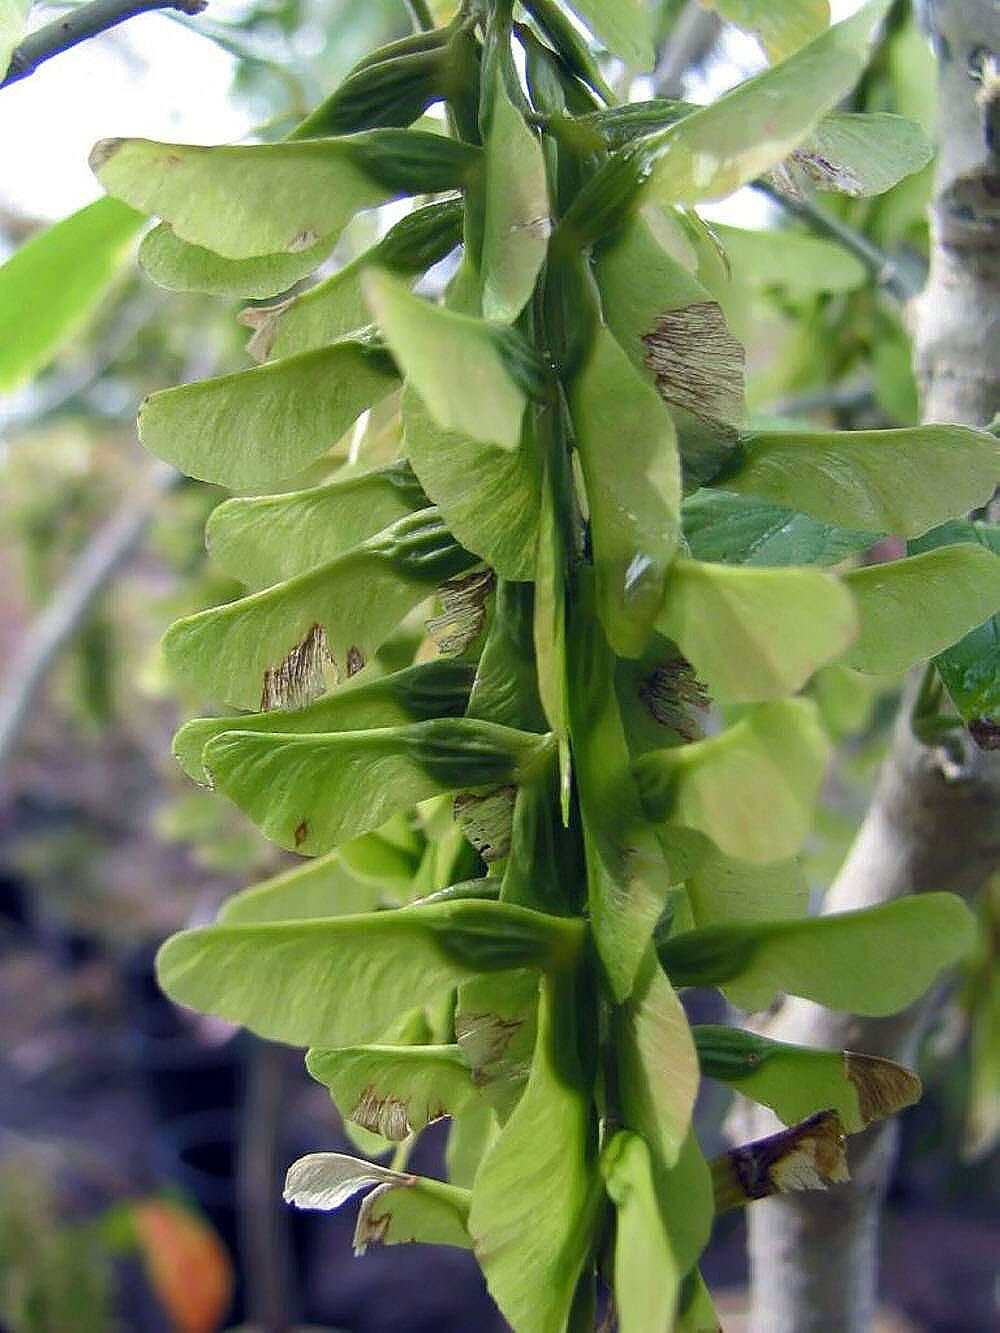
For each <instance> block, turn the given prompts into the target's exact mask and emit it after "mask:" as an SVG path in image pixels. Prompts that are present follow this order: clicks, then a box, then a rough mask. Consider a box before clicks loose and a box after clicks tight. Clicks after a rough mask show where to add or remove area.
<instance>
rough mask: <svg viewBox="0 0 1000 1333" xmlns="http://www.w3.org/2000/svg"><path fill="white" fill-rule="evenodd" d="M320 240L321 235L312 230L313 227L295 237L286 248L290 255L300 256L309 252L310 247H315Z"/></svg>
mask: <svg viewBox="0 0 1000 1333" xmlns="http://www.w3.org/2000/svg"><path fill="white" fill-rule="evenodd" d="M318 240H319V233H318V232H315V231H313V230H312V228H311V227H305V228H304V229H303V230H302V231H300V232H299V233H298V235H296V236H293V237H292V239H291V240H290V241H289V242H288V245H287V246H286V247H285V248H286V249H287V251H288V253H289V254H291V255H298V254H301V253H302V251H303V250H308V249H309V247H310V246H312V245H315V244H316V242H317V241H318Z"/></svg>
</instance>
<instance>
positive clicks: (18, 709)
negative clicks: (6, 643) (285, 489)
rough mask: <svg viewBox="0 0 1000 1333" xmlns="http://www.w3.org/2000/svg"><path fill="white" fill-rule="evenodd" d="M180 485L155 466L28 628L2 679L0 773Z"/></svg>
mask: <svg viewBox="0 0 1000 1333" xmlns="http://www.w3.org/2000/svg"><path fill="white" fill-rule="evenodd" d="M179 480H180V473H179V472H175V471H174V469H173V468H172V467H170V466H169V465H168V464H166V463H156V464H154V465H153V466H152V467H151V468H150V469H149V471H148V473H147V474H146V477H145V479H144V482H143V484H142V485H141V487H140V488H139V489H138V491H137V493H136V494H135V495H133V496H132V497H131V498H130V499H128V500H126V501H125V503H124V504H123V505H122V506H121V508H120V509H119V510H118V511H117V512H116V513H114V514H112V516H111V517H110V518H109V519H108V520H107V522H106V523H105V524H104V525H103V526H102V527H100V528H98V530H97V532H95V534H94V536H93V537H92V538H91V539H90V541H89V542H88V543H87V545H86V546H85V547H84V548H83V550H82V551H81V553H80V555H79V556H78V557H77V559H76V560H75V561H74V563H73V567H72V568H71V569H70V571H69V574H68V575H67V577H66V578H65V579H64V581H63V583H62V584H61V585H60V587H59V588H57V589H56V591H55V592H54V593H53V595H52V597H51V599H50V601H49V603H48V605H47V606H46V607H45V609H44V610H43V611H42V613H41V615H40V616H39V617H38V618H37V620H35V622H34V624H32V625H30V626H29V627H28V629H27V631H26V632H25V635H24V638H23V640H22V643H21V647H20V651H19V652H18V653H17V654H16V655H15V657H14V660H13V662H11V663H10V665H9V667H8V669H7V670H6V671H5V673H4V689H3V694H2V695H0V768H2V767H3V765H4V763H5V762H6V761H7V760H8V759H9V758H10V756H11V753H12V752H13V750H14V747H15V746H16V744H17V741H18V739H19V737H20V735H21V732H22V730H23V728H24V724H25V723H26V722H27V720H28V717H29V716H30V714H31V709H32V705H33V704H34V701H35V697H36V695H37V694H38V691H39V690H40V689H41V687H42V684H43V683H44V681H45V678H46V676H47V675H48V673H49V671H50V670H51V668H52V667H53V665H54V664H55V662H56V661H57V659H58V657H59V655H60V653H61V652H62V649H63V648H64V647H65V645H66V644H67V643H68V642H69V641H70V639H71V638H72V637H73V635H74V634H75V633H76V631H77V630H78V629H79V628H80V626H81V625H82V624H83V623H84V621H85V620H86V617H87V614H88V613H89V611H90V609H91V607H92V606H93V604H94V602H95V601H96V600H97V598H98V597H99V596H100V594H101V593H102V592H103V591H104V589H105V588H106V587H107V586H108V584H109V583H110V582H111V580H112V579H113V578H114V577H115V575H116V574H117V572H118V571H119V570H120V569H121V567H122V565H123V564H124V563H125V561H126V560H127V559H128V557H129V556H130V555H131V553H132V552H133V551H134V550H135V548H136V546H137V544H138V542H139V540H140V538H141V537H142V534H143V533H144V532H145V530H146V525H147V524H148V523H149V521H150V519H151V518H152V516H153V513H154V512H155V510H156V506H157V504H158V503H159V500H160V498H161V496H163V495H164V494H165V493H166V492H167V491H169V490H171V489H172V488H173V486H174V485H175V484H176V483H177V482H178V481H179Z"/></svg>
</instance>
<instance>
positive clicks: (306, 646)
mask: <svg viewBox="0 0 1000 1333" xmlns="http://www.w3.org/2000/svg"><path fill="white" fill-rule="evenodd" d="M332 661H333V657H332V655H331V653H330V645H329V643H328V642H327V637H326V630H325V629H324V628H323V626H322V625H319V624H316V625H313V626H312V628H311V629H310V630H309V632H308V633H307V634H306V636H305V638H304V639H303V640H302V642H301V643H297V644H296V645H295V647H294V648H293V649H292V650H291V652H289V653H288V654H287V655H286V656H285V657H284V658H283V659H282V660H281V661H280V662H279V663H278V665H277V666H273V667H268V669H267V670H266V671H265V672H264V688H263V690H262V692H261V697H260V711H261V712H262V713H266V712H269V711H270V710H271V709H272V708H304V707H305V705H306V704H308V703H312V701H313V699H318V698H319V696H320V695H321V694H322V693H323V692H324V690H325V689H326V680H325V677H324V668H325V667H326V666H327V665H328V664H329V663H331V662H332Z"/></svg>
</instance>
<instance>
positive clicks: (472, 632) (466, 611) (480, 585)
mask: <svg viewBox="0 0 1000 1333" xmlns="http://www.w3.org/2000/svg"><path fill="white" fill-rule="evenodd" d="M495 583H496V575H495V574H494V573H493V570H492V569H474V570H473V571H472V573H471V574H462V575H460V576H459V577H458V578H454V579H449V580H448V581H447V582H446V583H442V584H441V587H440V588H439V589H438V593H439V595H440V597H441V614H440V615H439V616H435V617H434V618H433V619H432V620H428V621H427V632H428V633H429V634H430V636H431V638H432V639H433V640H434V642H435V644H436V645H437V648H438V651H439V652H442V653H461V652H464V650H465V649H466V648H468V646H469V644H470V643H471V642H472V641H473V639H474V638H475V637H476V635H477V634H478V633H479V632H480V630H481V629H482V628H483V624H484V623H485V620H486V599H487V597H488V596H489V595H490V593H491V592H492V591H493V586H494V584H495Z"/></svg>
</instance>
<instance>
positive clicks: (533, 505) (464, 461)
mask: <svg viewBox="0 0 1000 1333" xmlns="http://www.w3.org/2000/svg"><path fill="white" fill-rule="evenodd" d="M402 410H403V451H404V453H405V454H406V457H407V458H408V459H409V461H410V465H411V466H412V468H413V470H414V472H415V473H416V474H417V477H418V478H419V479H420V484H421V486H422V487H423V488H424V490H425V491H426V492H427V494H428V495H429V496H430V498H431V499H432V500H433V501H434V503H435V504H436V505H437V506H438V508H439V509H440V510H441V514H442V517H443V518H444V520H445V522H446V523H447V524H448V527H449V529H450V530H451V531H452V532H453V533H454V534H455V537H456V538H457V539H458V540H459V541H460V542H461V543H462V544H463V546H465V548H466V550H469V551H474V552H475V553H476V555H479V556H481V557H482V558H483V559H484V560H485V561H486V562H487V564H489V565H490V566H491V567H492V568H493V569H495V570H496V572H497V574H498V575H499V576H500V577H501V578H505V579H515V580H519V581H525V580H528V579H531V578H532V576H533V574H534V567H535V540H536V534H537V531H538V523H539V505H540V494H539V491H540V480H539V475H538V467H537V463H536V461H535V457H534V446H533V443H532V441H531V440H530V439H529V436H528V423H527V421H526V423H525V435H524V439H523V442H522V445H521V447H520V448H518V449H514V450H509V449H502V448H500V447H499V446H498V445H495V444H482V443H481V442H480V441H479V440H476V439H473V438H472V436H470V435H464V434H461V433H459V432H458V431H453V430H445V429H444V428H443V427H442V426H440V425H438V423H437V421H435V419H434V417H433V416H432V415H431V414H430V412H429V411H428V410H427V408H426V407H425V405H424V402H423V399H422V398H421V397H420V395H419V394H418V393H417V391H416V390H415V388H414V387H413V385H412V384H407V385H406V386H405V387H404V389H403V394H402Z"/></svg>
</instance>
